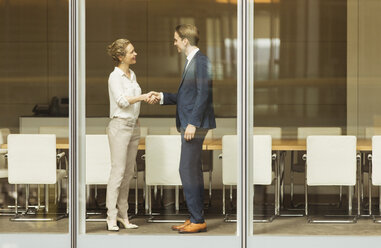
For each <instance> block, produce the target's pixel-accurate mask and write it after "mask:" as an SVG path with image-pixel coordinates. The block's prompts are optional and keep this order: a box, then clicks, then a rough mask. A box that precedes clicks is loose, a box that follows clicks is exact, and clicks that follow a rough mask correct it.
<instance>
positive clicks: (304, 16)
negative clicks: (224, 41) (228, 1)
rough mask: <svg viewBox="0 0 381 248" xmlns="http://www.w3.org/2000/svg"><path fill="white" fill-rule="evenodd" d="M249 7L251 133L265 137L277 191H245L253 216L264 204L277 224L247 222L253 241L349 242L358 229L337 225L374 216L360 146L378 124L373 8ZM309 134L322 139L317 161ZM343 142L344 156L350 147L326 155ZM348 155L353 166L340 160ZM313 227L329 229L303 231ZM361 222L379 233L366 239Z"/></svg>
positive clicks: (286, 1)
mask: <svg viewBox="0 0 381 248" xmlns="http://www.w3.org/2000/svg"><path fill="white" fill-rule="evenodd" d="M254 2H255V7H254V11H255V15H254V25H255V28H254V51H255V54H254V61H253V62H254V63H253V64H252V68H253V69H254V77H255V82H254V113H253V114H254V120H255V122H254V123H255V124H254V134H257V135H258V134H261V135H271V136H272V150H273V155H276V160H275V161H274V164H273V172H274V178H273V179H274V182H273V183H275V184H276V185H277V186H276V188H275V190H274V189H271V188H270V187H263V186H260V187H255V192H254V202H255V203H254V214H256V213H258V211H260V210H261V209H266V210H270V211H272V210H273V209H274V208H273V200H272V199H273V196H274V197H275V199H276V201H278V203H276V204H275V210H276V209H277V208H278V210H279V212H278V215H279V216H282V218H276V219H275V220H274V221H273V222H272V223H271V224H254V234H264V233H266V234H275V235H278V234H281V235H284V234H289V235H315V234H319V235H332V234H337V235H353V234H355V233H356V230H357V229H358V228H359V227H358V226H356V225H353V226H351V227H350V228H348V229H347V228H342V227H341V226H338V225H337V223H338V222H337V221H338V220H339V221H340V223H353V222H354V220H356V218H357V217H358V215H361V216H369V215H370V212H372V213H373V214H374V213H375V212H377V213H378V205H377V206H376V205H375V200H374V197H375V196H376V192H375V188H376V187H373V188H372V187H370V188H369V187H368V186H369V184H371V183H372V182H371V177H369V179H368V175H369V176H371V175H372V170H371V168H372V165H371V163H370V160H369V159H368V155H371V154H372V153H371V150H372V142H371V140H370V139H371V137H372V136H373V135H376V134H379V126H380V122H379V121H378V119H379V118H378V115H379V114H378V109H379V108H378V107H376V106H378V105H379V101H378V99H379V97H377V96H376V95H378V93H379V91H378V87H379V86H378V84H377V81H378V77H379V64H380V63H379V55H380V54H379V53H378V50H379V49H377V47H378V46H379V41H380V37H379V35H378V32H376V31H375V25H374V24H375V23H379V17H378V16H379V15H378V14H377V11H379V9H380V6H379V4H376V3H375V1H371V0H369V1H368V0H365V1H354V2H353V4H350V3H349V2H348V1H345V0H328V1H293V0H280V1H266V2H267V3H265V1H256V0H255V1H254ZM365 13H368V14H365ZM376 33H377V35H375V34H376ZM375 51H377V52H375ZM272 127H279V128H280V129H281V135H280V136H277V135H276V136H275V135H274V134H273V133H271V132H270V130H265V129H264V128H272ZM316 135H318V136H322V135H324V137H323V138H322V140H323V141H322V140H320V138H317V139H316V140H318V141H319V142H322V143H319V144H318V146H317V147H320V148H321V149H320V150H322V151H323V150H324V155H317V154H320V153H319V152H320V151H319V150H315V149H314V145H315V143H314V142H316V140H315V138H308V137H312V136H316ZM326 136H333V137H334V138H333V139H331V138H332V137H326ZM347 136H349V139H356V138H357V139H356V142H355V143H356V144H355V145H354V146H355V147H352V151H351V153H348V154H350V155H348V154H345V153H343V155H340V152H342V151H344V150H345V147H346V146H347V145H349V143H351V142H352V141H353V140H349V141H344V143H343V144H342V145H339V146H340V147H341V149H340V151H339V150H336V149H327V148H328V147H329V145H330V144H334V143H336V142H337V144H339V143H340V142H341V139H346V138H348V137H347ZM351 136H352V137H351ZM325 138H327V139H326V140H325ZM336 139H337V140H336ZM257 146H262V145H257ZM307 148H308V149H307ZM254 149H255V145H254ZM356 150H357V151H358V152H359V155H360V157H361V159H360V160H358V161H356V160H351V161H349V162H348V159H349V158H354V157H355V156H356ZM331 152H333V154H331ZM340 156H342V157H340ZM321 157H324V158H325V159H326V162H324V163H323V164H321V165H320V167H317V168H318V171H319V173H322V172H323V174H324V173H325V174H326V177H324V179H323V181H324V180H325V181H324V182H323V183H322V181H315V180H318V179H317V178H318V177H317V176H318V174H319V173H318V171H314V167H313V166H314V165H315V163H322V162H319V159H321ZM328 158H331V159H328ZM338 158H341V159H338ZM369 158H370V157H369ZM254 160H255V158H254ZM349 160H350V159H349ZM344 161H347V163H348V164H349V166H348V167H347V168H346V169H345V170H344V171H345V173H344V172H342V173H341V172H339V171H337V170H339V168H340V166H341V165H342V164H343V163H346V162H344ZM357 162H359V163H357ZM331 163H332V166H330V167H326V165H328V164H331ZM335 164H337V165H335ZM339 164H340V166H339ZM254 166H255V164H254ZM349 174H351V175H352V176H353V175H357V177H358V178H362V179H360V180H359V181H356V180H357V179H356V177H352V178H351V180H352V181H351V183H350V184H347V183H344V182H346V181H345V180H346V179H345V178H343V177H344V175H349ZM333 177H334V181H330V180H331V178H333ZM319 180H320V179H319ZM305 183H306V185H307V187H305ZM355 184H356V187H355V191H354V190H353V186H354V185H355ZM331 185H333V186H331ZM348 186H349V187H348ZM358 194H359V196H357V195H358ZM371 195H373V201H372V203H371V204H369V202H370V201H369V200H371V197H370V196H371ZM306 197H307V198H306ZM306 199H307V200H308V209H306V206H305V204H306V202H307V201H306ZM377 200H378V199H377ZM328 215H329V216H330V217H327V216H328ZM298 216H299V218H298ZM315 220H318V221H321V220H323V221H328V222H329V223H330V224H329V225H324V226H322V225H310V224H308V222H311V221H315ZM332 221H333V222H332ZM365 222H366V224H364V225H363V226H362V227H361V229H362V230H366V231H367V233H368V234H369V235H379V234H380V233H379V232H378V231H372V225H373V223H372V220H371V218H369V219H366V220H365ZM285 223H287V225H284V224H285ZM357 225H358V224H357ZM294 227H295V228H294ZM296 227H297V228H296Z"/></svg>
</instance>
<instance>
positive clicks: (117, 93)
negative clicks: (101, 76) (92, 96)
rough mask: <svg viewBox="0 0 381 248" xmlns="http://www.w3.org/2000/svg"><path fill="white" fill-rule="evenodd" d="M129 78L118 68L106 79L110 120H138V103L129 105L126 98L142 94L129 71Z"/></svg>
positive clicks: (133, 75) (134, 77)
mask: <svg viewBox="0 0 381 248" xmlns="http://www.w3.org/2000/svg"><path fill="white" fill-rule="evenodd" d="M130 75H131V78H128V77H127V75H126V74H125V73H124V72H123V71H122V70H121V69H120V68H118V67H115V69H114V71H113V72H111V73H110V76H109V78H108V92H109V96H110V118H114V117H118V118H133V119H135V120H137V119H138V117H139V113H140V102H137V103H134V104H130V103H129V102H128V101H127V99H126V98H125V97H126V96H127V97H133V96H139V95H141V93H142V90H141V89H140V86H139V84H138V82H137V81H136V76H135V73H134V72H133V71H132V70H131V69H130Z"/></svg>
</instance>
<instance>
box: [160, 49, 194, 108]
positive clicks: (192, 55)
mask: <svg viewBox="0 0 381 248" xmlns="http://www.w3.org/2000/svg"><path fill="white" fill-rule="evenodd" d="M199 50H200V49H199V48H198V47H196V48H195V49H193V50H192V51H191V52H190V53H189V54H188V56H187V61H188V62H187V66H186V67H185V70H186V69H187V67H188V65H189V63H190V62H191V60H192V59H193V57H194V55H196V53H197V52H198V51H199ZM160 104H164V94H163V92H160Z"/></svg>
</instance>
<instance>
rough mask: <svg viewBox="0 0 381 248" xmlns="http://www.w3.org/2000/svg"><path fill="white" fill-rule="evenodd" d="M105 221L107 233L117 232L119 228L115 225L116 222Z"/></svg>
mask: <svg viewBox="0 0 381 248" xmlns="http://www.w3.org/2000/svg"><path fill="white" fill-rule="evenodd" d="M106 221H107V225H106V226H107V231H111V232H118V231H119V226H118V224H117V221H116V220H106Z"/></svg>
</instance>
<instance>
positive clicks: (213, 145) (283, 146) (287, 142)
mask: <svg viewBox="0 0 381 248" xmlns="http://www.w3.org/2000/svg"><path fill="white" fill-rule="evenodd" d="M7 147H8V146H7V144H2V145H1V148H2V149H7ZM56 147H57V149H69V139H68V138H57V143H56ZM138 149H139V150H145V139H144V138H141V139H140V142H139V147H138ZM202 149H203V150H210V151H213V150H222V138H214V139H205V141H204V144H203V147H202ZM272 149H273V150H274V151H305V150H306V140H300V139H273V141H272ZM371 150H372V140H370V139H358V140H357V151H371Z"/></svg>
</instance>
